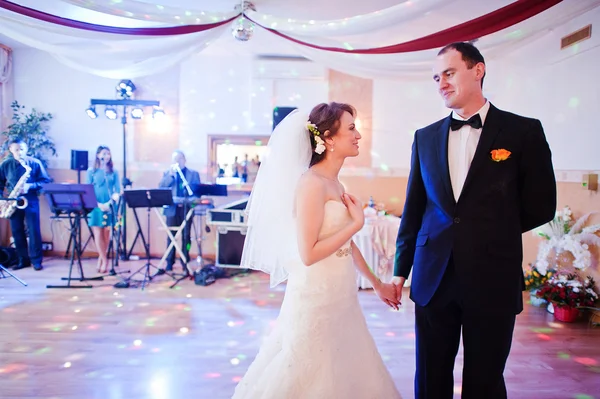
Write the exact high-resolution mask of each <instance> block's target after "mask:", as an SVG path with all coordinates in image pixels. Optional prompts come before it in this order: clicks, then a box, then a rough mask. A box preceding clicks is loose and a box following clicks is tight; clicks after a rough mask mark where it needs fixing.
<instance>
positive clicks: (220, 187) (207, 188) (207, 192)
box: [169, 184, 227, 288]
mask: <svg viewBox="0 0 600 399" xmlns="http://www.w3.org/2000/svg"><path fill="white" fill-rule="evenodd" d="M192 190H193V192H194V196H196V197H198V198H202V197H203V196H214V197H226V196H227V186H226V185H224V184H198V185H195V186H192ZM195 207H203V208H204V209H201V210H200V212H194V214H195V215H196V216H198V217H200V236H198V226H197V224H196V223H194V233H195V236H196V244H197V246H198V258H197V260H198V267H199V268H202V263H203V259H204V258H203V256H202V255H203V254H202V241H203V240H202V224H203V217H204V216H206V209H211V208H214V205H213V204H212V202H211V203H210V204H203V203H202V200H200V203H199V204H196V205H195ZM205 228H206V232H207V233H210V228H209V227H208V226H206V227H205ZM187 277H190V278H194V277H193V275H191V276H189V275H187V274H186V275H184V276H183V277H180V278H179V279H177V280H175V282H174V283H173V284H172V285H171V286H170V287H169V288H173V287H175V286H176V285H177V284H179V282H180V281H181V280H184V279H186V278H187Z"/></svg>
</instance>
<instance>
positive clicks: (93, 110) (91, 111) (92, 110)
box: [85, 105, 98, 119]
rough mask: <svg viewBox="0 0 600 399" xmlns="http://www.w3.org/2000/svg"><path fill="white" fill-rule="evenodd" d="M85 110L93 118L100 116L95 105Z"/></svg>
mask: <svg viewBox="0 0 600 399" xmlns="http://www.w3.org/2000/svg"><path fill="white" fill-rule="evenodd" d="M85 112H86V113H87V116H89V117H90V118H91V119H96V118H97V117H98V114H97V113H96V107H94V106H93V105H92V106H90V107H89V108H88V109H86V110H85Z"/></svg>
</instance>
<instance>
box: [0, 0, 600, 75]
mask: <svg viewBox="0 0 600 399" xmlns="http://www.w3.org/2000/svg"><path fill="white" fill-rule="evenodd" d="M54 1H55V2H56V1H58V2H60V3H69V4H70V6H72V7H73V5H77V6H78V7H81V8H85V11H87V12H89V10H94V12H97V11H101V12H105V13H108V12H111V13H113V15H118V16H121V17H123V16H126V17H127V18H129V19H131V20H134V21H135V20H139V22H140V26H142V25H143V26H148V21H153V22H155V23H160V24H167V23H168V24H169V25H178V24H186V23H195V24H197V23H213V22H216V21H219V20H223V19H225V18H227V17H231V16H232V15H235V11H234V10H212V11H211V10H201V9H197V8H196V9H194V8H188V9H183V8H177V7H174V6H173V7H172V6H167V5H165V6H160V7H158V6H157V5H154V4H152V5H151V4H149V3H146V2H143V1H127V2H119V3H115V2H114V1H112V0H98V1H95V2H89V1H84V0H62V1H59V0H54ZM298 1H300V0H298ZM467 3H468V4H467ZM510 3H512V1H510V0H490V1H486V2H476V4H475V2H470V1H466V0H451V1H447V0H420V1H418V0H413V1H404V2H401V3H400V4H397V5H395V6H392V7H389V8H386V9H384V10H380V11H373V12H370V13H367V14H363V15H357V16H354V17H349V18H344V19H336V20H306V19H305V20H295V19H293V18H290V16H289V15H278V16H274V15H268V14H262V13H261V10H260V2H256V5H257V11H251V10H248V11H247V14H248V16H249V17H250V18H252V19H253V20H256V21H257V23H260V24H263V25H265V26H266V27H269V28H273V29H276V30H278V31H280V32H282V33H285V34H286V35H288V36H291V37H293V38H295V39H298V40H301V41H304V42H308V43H312V44H315V45H321V46H330V47H338V48H370V47H380V46H386V45H390V44H395V43H400V42H404V41H408V40H413V39H416V38H419V37H423V36H425V35H428V34H432V33H435V32H438V31H440V30H443V29H447V28H449V27H451V26H454V25H457V24H460V23H463V22H466V21H468V20H471V19H473V18H476V17H479V16H481V15H483V14H486V13H489V12H491V11H493V10H495V9H498V8H500V7H502V6H505V5H507V4H510ZM45 4H46V3H45ZM286 4H288V3H287V2H286ZM290 4H294V5H295V6H298V4H296V0H293V1H291V3H290ZM63 5H64V4H63ZM599 5H600V0H565V1H563V2H562V3H560V4H558V5H556V6H555V7H552V8H550V9H549V10H546V11H544V12H542V13H541V14H539V15H537V16H535V17H533V18H530V19H528V20H526V21H523V22H521V23H519V24H517V25H515V26H512V27H510V28H507V29H504V30H502V31H500V32H497V33H495V34H491V35H488V36H485V37H483V38H481V39H479V41H478V42H477V46H478V47H479V48H480V49H481V50H482V52H483V53H484V54H485V55H486V58H487V59H493V58H495V57H499V56H505V55H507V54H508V53H509V52H510V51H512V50H515V49H517V48H519V47H520V46H522V45H524V44H526V43H529V42H531V41H533V40H536V39H538V38H539V37H541V36H543V35H544V34H546V33H548V32H549V31H550V30H551V29H552V28H553V27H555V26H557V25H560V24H562V23H565V22H567V21H569V20H570V19H572V18H574V17H576V16H577V15H580V14H583V13H585V12H587V11H589V10H591V9H593V8H595V7H597V6H599ZM290 7H291V6H290ZM48 8H49V6H48V7H45V11H47V12H48ZM282 8H284V6H283V5H279V10H281V9H282ZM280 12H281V11H280ZM175 17H179V18H175ZM192 20H193V21H192ZM87 22H94V21H87ZM233 24H235V22H233V23H232V24H228V25H223V26H221V27H218V28H215V29H211V30H209V31H205V32H199V33H192V34H187V35H173V36H131V35H118V34H108V33H97V32H91V31H84V30H80V29H75V28H69V27H63V26H58V25H54V24H50V23H47V22H43V21H38V20H34V19H32V18H28V17H24V16H21V15H19V14H16V13H12V12H9V11H6V10H3V9H1V10H0V33H1V34H4V35H5V36H8V37H10V38H11V39H13V40H16V41H18V42H21V43H23V44H25V45H27V46H31V47H34V48H37V49H40V50H43V51H47V52H49V53H50V54H52V55H53V56H54V57H56V58H57V59H58V60H59V61H61V62H62V63H64V64H66V65H68V66H70V67H72V68H75V69H78V70H81V71H85V72H88V73H92V74H95V75H98V76H103V77H108V78H115V79H120V78H123V77H129V78H135V77H139V76H144V75H150V74H154V73H158V72H161V71H162V70H165V69H167V68H169V67H171V66H173V65H176V64H177V63H179V62H180V61H182V60H184V59H186V58H187V57H189V56H190V55H192V54H195V53H198V52H200V51H202V50H203V49H204V48H206V47H207V46H209V45H211V44H212V43H214V42H215V41H216V40H217V39H218V38H219V37H221V36H222V35H224V33H226V32H229V31H230V29H231V28H232V26H233ZM255 29H256V30H259V29H261V28H260V27H256V28H255ZM257 39H258V37H257V35H256V36H255V37H254V38H253V39H251V40H257ZM277 39H278V40H280V41H282V42H283V41H285V42H286V43H285V45H286V46H287V47H288V48H292V49H293V50H294V51H296V52H297V53H298V54H300V55H302V56H304V57H306V58H308V59H311V60H313V61H315V62H318V63H320V64H322V65H325V66H327V67H329V68H332V69H336V70H339V71H341V72H344V73H348V74H351V75H356V76H360V77H364V78H388V79H403V78H412V77H415V76H416V75H420V76H427V75H429V74H430V62H431V60H432V59H433V58H434V54H435V52H436V50H435V49H433V50H425V51H417V52H410V53H400V54H386V55H359V54H347V53H336V52H330V51H326V50H320V49H315V48H310V47H307V46H304V45H301V44H297V43H293V42H290V41H288V40H286V39H284V38H279V37H278V38H277ZM227 40H230V41H232V42H234V41H235V39H233V38H232V37H230V36H229V37H225V36H223V37H222V38H221V40H219V44H222V43H227ZM236 44H237V45H240V44H243V43H236ZM272 51H273V50H272V49H265V52H267V53H269V52H272Z"/></svg>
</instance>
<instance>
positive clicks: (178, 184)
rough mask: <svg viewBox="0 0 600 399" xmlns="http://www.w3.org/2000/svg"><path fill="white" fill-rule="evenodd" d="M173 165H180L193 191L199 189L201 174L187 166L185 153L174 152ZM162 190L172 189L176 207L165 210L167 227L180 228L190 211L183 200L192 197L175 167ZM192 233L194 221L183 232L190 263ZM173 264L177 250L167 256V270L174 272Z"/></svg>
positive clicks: (184, 251)
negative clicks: (182, 202)
mask: <svg viewBox="0 0 600 399" xmlns="http://www.w3.org/2000/svg"><path fill="white" fill-rule="evenodd" d="M172 160H173V165H175V164H177V165H179V168H180V169H181V172H182V173H183V176H184V177H185V179H186V180H187V182H188V184H189V185H190V187H191V188H192V189H194V188H195V187H198V186H199V185H200V174H199V173H198V172H197V171H195V170H192V169H188V168H187V167H186V166H185V162H186V159H185V155H184V154H183V152H181V151H179V150H177V151H175V152H173V157H172ZM159 187H160V188H171V191H172V193H173V199H174V202H175V205H172V206H170V207H168V208H166V209H165V216H166V219H167V226H180V225H181V224H182V223H183V221H184V220H185V213H186V209H187V210H188V211H189V209H190V207H189V206H188V207H187V208H186V209H184V206H183V205H182V204H181V200H182V199H184V198H185V197H190V196H189V195H188V192H187V189H186V188H185V187H184V184H183V180H182V179H181V176H180V175H179V173H178V172H177V170H176V168H174V167H173V166H172V167H171V169H169V170H167V171H166V172H165V173H164V174H163V177H162V179H161V181H160V183H159ZM191 232H192V219H190V220H189V222H188V223H187V224H186V228H185V229H184V231H183V232H182V242H181V244H182V248H181V249H182V252H183V254H184V255H185V257H186V259H187V260H188V262H189V249H190V245H191ZM170 243H171V240H170V238H168V237H167V246H168V245H169V244H170ZM173 263H175V248H174V247H173V248H171V250H170V251H169V254H168V255H167V267H166V270H173ZM182 266H183V270H184V272H187V268H186V267H185V265H184V264H183V260H182Z"/></svg>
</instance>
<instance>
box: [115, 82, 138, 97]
mask: <svg viewBox="0 0 600 399" xmlns="http://www.w3.org/2000/svg"><path fill="white" fill-rule="evenodd" d="M134 91H135V85H134V84H133V82H132V81H131V80H122V81H120V82H119V84H118V85H117V94H119V95H120V96H121V97H122V98H131V96H132V95H133V92H134Z"/></svg>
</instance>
